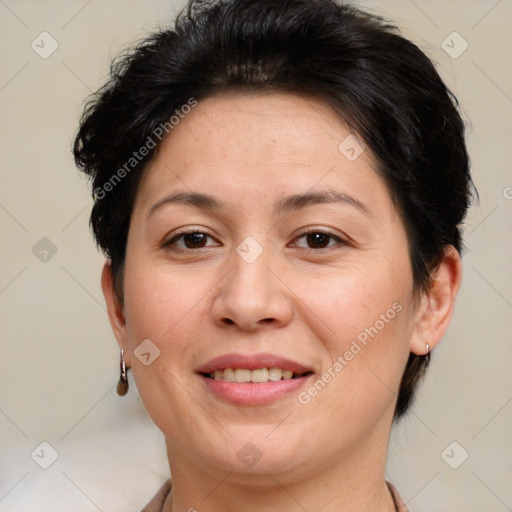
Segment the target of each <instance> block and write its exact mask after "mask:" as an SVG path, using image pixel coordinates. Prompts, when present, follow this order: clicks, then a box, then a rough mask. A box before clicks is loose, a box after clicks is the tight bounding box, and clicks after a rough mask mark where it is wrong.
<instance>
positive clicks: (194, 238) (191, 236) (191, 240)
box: [184, 233, 206, 248]
mask: <svg viewBox="0 0 512 512" xmlns="http://www.w3.org/2000/svg"><path fill="white" fill-rule="evenodd" d="M184 239H185V245H186V246H187V247H188V248H191V246H192V247H202V246H203V245H204V242H205V240H206V236H205V235H204V233H187V234H186V235H185V236H184Z"/></svg>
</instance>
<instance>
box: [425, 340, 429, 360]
mask: <svg viewBox="0 0 512 512" xmlns="http://www.w3.org/2000/svg"><path fill="white" fill-rule="evenodd" d="M425 361H426V363H427V365H428V364H429V363H430V345H429V344H428V343H427V353H426V354H425Z"/></svg>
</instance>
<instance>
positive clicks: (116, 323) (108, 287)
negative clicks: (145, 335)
mask: <svg viewBox="0 0 512 512" xmlns="http://www.w3.org/2000/svg"><path fill="white" fill-rule="evenodd" d="M101 289H102V290H103V295H104V297H105V303H106V304H107V312H108V318H109V320H110V325H111V326H112V330H113V331H114V336H115V337H116V339H117V342H118V343H119V348H120V349H121V350H123V349H124V353H125V355H124V360H125V362H126V364H127V365H128V366H129V367H130V366H131V361H130V359H131V357H130V351H129V343H128V332H127V329H126V319H125V316H124V305H123V304H122V302H121V301H120V300H119V298H118V297H117V295H116V293H115V291H114V279H113V275H112V265H111V262H110V260H107V261H106V263H105V265H103V271H102V272H101Z"/></svg>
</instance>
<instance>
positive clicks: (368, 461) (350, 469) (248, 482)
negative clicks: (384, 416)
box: [164, 438, 395, 512]
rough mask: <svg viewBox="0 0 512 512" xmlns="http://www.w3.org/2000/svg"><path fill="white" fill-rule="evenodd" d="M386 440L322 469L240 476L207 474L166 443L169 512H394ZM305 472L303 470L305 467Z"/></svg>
mask: <svg viewBox="0 0 512 512" xmlns="http://www.w3.org/2000/svg"><path fill="white" fill-rule="evenodd" d="M387 439H388V438H385V439H383V438H380V439H375V440H374V441H373V442H371V443H364V446H358V447H354V448H351V449H350V450H349V453H348V452H344V453H343V454H334V455H333V457H332V460H329V461H324V463H323V468H319V467H309V468H306V469H305V468H304V467H301V468H296V469H291V470H287V471H286V472H283V473H279V474H277V473H274V474H271V473H269V472H268V471H261V472H259V473H252V474H240V473H234V472H230V471H228V470H224V471H222V470H221V469H218V468H217V469H216V470H214V469H213V468H205V467H204V466H203V465H199V464H197V463H196V462H194V461H192V460H190V459H189V458H187V457H185V455H184V454H183V453H181V452H179V451H177V450H175V449H174V448H173V447H171V445H170V443H167V447H168V448H167V452H168V457H169V463H170V467H171V474H172V483H173V485H172V494H171V497H170V499H169V500H167V502H166V505H165V507H164V512H177V511H178V510H186V511H191V512H193V511H194V510H196V511H201V512H235V511H239V510H240V504H241V503H243V510H244V512H258V511H261V510H265V511H266V512H277V511H281V510H297V511H300V510H308V512H335V511H336V512H356V511H357V512H360V511H361V510H378V511H379V512H394V511H395V506H394V503H393V499H392V497H391V494H390V491H389V489H388V488H387V485H386V482H385V479H384V471H385V464H386V454H387ZM303 466H304V465H303Z"/></svg>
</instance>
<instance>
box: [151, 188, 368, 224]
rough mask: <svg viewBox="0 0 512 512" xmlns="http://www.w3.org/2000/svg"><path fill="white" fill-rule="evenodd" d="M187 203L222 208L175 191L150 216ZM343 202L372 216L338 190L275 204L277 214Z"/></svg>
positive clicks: (200, 197)
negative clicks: (165, 208)
mask: <svg viewBox="0 0 512 512" xmlns="http://www.w3.org/2000/svg"><path fill="white" fill-rule="evenodd" d="M175 203H178V204H185V205H190V206H192V207H195V208H197V209H200V210H207V211H218V210H221V209H222V206H223V204H222V202H221V201H219V200H218V199H217V198H215V197H214V196H211V195H209V194H202V193H199V192H175V193H173V194H170V195H168V196H165V197H164V198H162V199H160V200H159V201H157V202H156V203H155V204H154V205H153V206H151V208H150V209H149V213H148V218H149V217H151V215H153V213H155V211H156V210H158V209H160V208H161V207H162V206H164V205H168V204H175ZM330 203H341V204H346V205H349V206H353V207H354V208H356V209H358V210H359V211H361V212H362V213H364V214H365V215H368V216H371V215H372V214H371V211H370V209H369V208H368V206H366V205H365V204H364V203H362V202H361V201H359V199H356V198H355V197H352V196H349V195H348V194H345V193H343V192H339V191H337V190H332V189H329V190H325V191H321V192H306V193H303V194H293V195H289V196H286V197H283V198H281V199H279V200H278V201H277V202H276V203H275V205H274V211H275V213H276V214H281V215H283V214H286V213H289V212H291V211H295V210H300V209H302V208H305V207H307V206H311V205H313V204H330Z"/></svg>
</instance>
